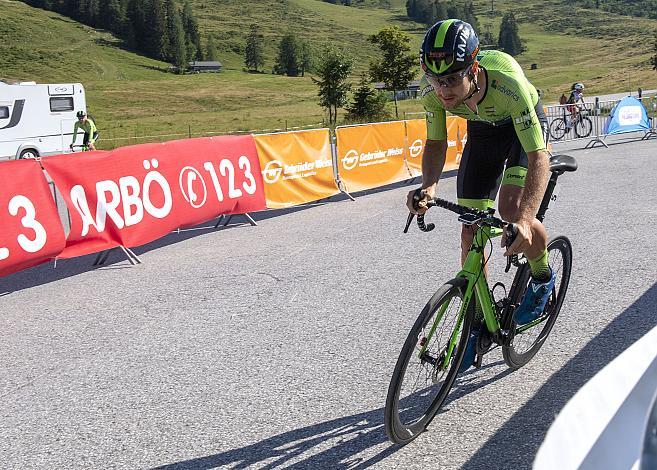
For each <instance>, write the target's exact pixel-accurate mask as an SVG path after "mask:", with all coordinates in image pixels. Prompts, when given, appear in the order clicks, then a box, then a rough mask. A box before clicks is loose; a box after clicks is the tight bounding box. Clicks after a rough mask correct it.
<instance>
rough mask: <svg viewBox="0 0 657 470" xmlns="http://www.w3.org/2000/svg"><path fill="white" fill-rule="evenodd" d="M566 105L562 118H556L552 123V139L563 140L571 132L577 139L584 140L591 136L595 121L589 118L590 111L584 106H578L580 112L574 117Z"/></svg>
mask: <svg viewBox="0 0 657 470" xmlns="http://www.w3.org/2000/svg"><path fill="white" fill-rule="evenodd" d="M568 106H573V105H566V106H563V107H562V108H561V116H560V117H556V118H554V119H553V120H552V122H551V123H550V138H551V139H552V140H561V139H563V138H564V137H565V136H566V135H567V134H568V133H569V132H570V131H571V130H572V131H574V132H575V135H576V136H577V137H580V138H583V137H588V136H589V135H591V132H592V131H593V121H592V120H591V118H589V110H588V109H586V108H585V107H584V106H577V108H578V110H579V111H578V112H577V113H576V114H575V116H574V117H573V115H572V114H571V113H570V112H569V111H568V110H567V109H566V108H567V107H568Z"/></svg>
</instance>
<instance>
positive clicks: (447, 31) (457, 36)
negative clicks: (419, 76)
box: [420, 19, 479, 76]
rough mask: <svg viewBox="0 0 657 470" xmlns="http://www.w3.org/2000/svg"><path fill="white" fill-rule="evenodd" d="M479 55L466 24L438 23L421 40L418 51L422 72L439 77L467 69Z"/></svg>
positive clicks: (473, 38)
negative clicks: (420, 46)
mask: <svg viewBox="0 0 657 470" xmlns="http://www.w3.org/2000/svg"><path fill="white" fill-rule="evenodd" d="M478 52H479V39H477V34H476V33H475V31H474V29H472V26H470V24H469V23H466V22H465V21H461V20H456V19H451V20H444V21H439V22H438V23H436V24H435V25H433V26H432V27H431V28H429V31H427V33H426V34H425V36H424V41H422V49H420V65H422V70H424V71H425V72H428V73H430V74H433V75H436V76H441V75H449V74H452V73H454V72H459V71H461V70H463V69H465V68H466V67H469V66H470V65H471V64H472V63H473V62H474V60H475V57H476V56H477V53H478Z"/></svg>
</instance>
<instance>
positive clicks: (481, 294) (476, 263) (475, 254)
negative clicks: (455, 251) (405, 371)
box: [419, 225, 502, 369]
mask: <svg viewBox="0 0 657 470" xmlns="http://www.w3.org/2000/svg"><path fill="white" fill-rule="evenodd" d="M500 235H502V230H501V229H498V228H495V227H490V226H488V225H484V226H483V227H480V228H479V229H478V230H477V231H476V232H475V236H474V238H473V240H472V245H471V246H470V250H469V251H468V256H467V258H466V259H465V263H463V268H462V269H461V271H459V273H458V274H457V277H458V278H463V279H466V280H467V284H466V287H465V292H464V294H463V303H462V304H461V308H460V309H459V313H458V320H457V322H456V325H455V326H454V330H453V331H452V334H451V337H450V340H449V344H448V347H447V351H446V352H447V354H445V357H444V359H443V364H442V367H443V369H444V368H446V367H447V366H448V364H449V361H450V359H451V357H452V354H453V352H454V349H455V348H456V345H457V339H458V333H459V331H460V329H461V325H462V324H463V319H464V318H465V313H466V312H467V310H468V306H469V305H470V302H471V301H472V296H473V294H474V293H476V299H475V301H477V302H478V303H479V305H480V306H481V309H482V311H483V314H484V322H485V323H486V328H487V329H488V331H489V332H490V334H491V337H492V339H493V341H495V342H496V343H498V342H501V329H500V323H499V321H498V320H497V316H496V314H495V304H494V302H493V299H492V298H491V293H490V289H489V287H488V280H487V279H486V275H485V273H484V268H483V266H482V261H483V260H484V256H485V253H484V250H485V248H486V244H487V243H488V241H489V240H491V239H493V238H495V237H499V236H500ZM448 306H449V304H446V305H442V306H441V307H440V311H439V312H438V315H437V316H436V320H435V321H434V324H433V325H432V327H431V330H430V331H429V334H428V335H427V337H426V341H425V343H424V345H423V346H422V348H421V349H420V352H419V357H420V358H421V357H422V356H423V355H424V353H425V352H426V350H427V348H428V347H429V344H430V342H431V338H432V337H433V335H434V333H435V331H436V328H437V327H438V324H439V323H440V320H441V319H442V317H443V315H444V314H445V310H447V307H448Z"/></svg>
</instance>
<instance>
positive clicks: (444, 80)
mask: <svg viewBox="0 0 657 470" xmlns="http://www.w3.org/2000/svg"><path fill="white" fill-rule="evenodd" d="M468 72H470V67H466V68H464V69H463V70H461V71H460V72H456V73H453V74H451V75H447V76H443V77H438V76H436V75H435V74H433V73H431V72H430V71H428V70H427V71H426V76H427V80H428V81H429V83H431V85H432V86H433V87H434V88H440V87H443V88H454V87H455V86H458V85H460V84H461V82H462V81H463V77H465V76H466V75H467V74H468Z"/></svg>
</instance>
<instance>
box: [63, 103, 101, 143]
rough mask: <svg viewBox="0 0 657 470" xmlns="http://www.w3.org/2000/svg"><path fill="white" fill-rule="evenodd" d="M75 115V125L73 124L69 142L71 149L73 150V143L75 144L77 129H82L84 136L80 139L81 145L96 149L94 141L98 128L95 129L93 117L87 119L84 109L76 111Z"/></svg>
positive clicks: (96, 137)
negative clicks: (71, 137)
mask: <svg viewBox="0 0 657 470" xmlns="http://www.w3.org/2000/svg"><path fill="white" fill-rule="evenodd" d="M76 116H77V117H78V120H77V122H76V123H75V126H73V141H72V142H71V145H70V147H71V150H73V144H75V139H76V138H77V136H78V129H82V130H83V131H84V138H83V139H82V146H83V147H88V148H89V150H96V147H95V146H94V142H96V140H98V129H96V123H94V121H93V119H89V117H88V116H87V113H86V112H84V111H78V112H77V114H76Z"/></svg>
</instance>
